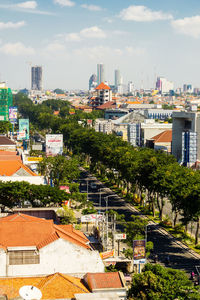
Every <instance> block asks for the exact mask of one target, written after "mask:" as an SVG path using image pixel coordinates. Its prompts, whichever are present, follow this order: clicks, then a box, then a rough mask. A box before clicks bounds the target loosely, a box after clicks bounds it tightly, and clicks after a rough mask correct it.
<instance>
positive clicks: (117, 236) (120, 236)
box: [115, 233, 126, 241]
mask: <svg viewBox="0 0 200 300" xmlns="http://www.w3.org/2000/svg"><path fill="white" fill-rule="evenodd" d="M115 240H116V241H119V240H126V233H117V234H115Z"/></svg>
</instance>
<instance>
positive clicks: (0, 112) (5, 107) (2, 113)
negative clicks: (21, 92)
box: [0, 86, 13, 121]
mask: <svg viewBox="0 0 200 300" xmlns="http://www.w3.org/2000/svg"><path fill="white" fill-rule="evenodd" d="M12 105H13V97H12V91H11V89H10V88H8V87H6V86H4V87H0V121H8V120H9V107H10V106H12Z"/></svg>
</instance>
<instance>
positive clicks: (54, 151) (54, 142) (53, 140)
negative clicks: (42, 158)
mask: <svg viewBox="0 0 200 300" xmlns="http://www.w3.org/2000/svg"><path fill="white" fill-rule="evenodd" d="M62 152H63V135H62V134H47V135H46V155H47V156H56V155H58V154H60V155H62Z"/></svg>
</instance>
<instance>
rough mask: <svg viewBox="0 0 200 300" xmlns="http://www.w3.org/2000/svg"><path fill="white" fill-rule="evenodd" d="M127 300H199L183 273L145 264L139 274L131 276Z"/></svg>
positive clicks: (198, 295)
mask: <svg viewBox="0 0 200 300" xmlns="http://www.w3.org/2000/svg"><path fill="white" fill-rule="evenodd" d="M129 299H134V300H136V299H138V300H139V299H142V300H174V299H182V300H187V299H188V300H189V299H200V294H199V290H198V289H197V288H195V287H194V286H193V283H192V282H191V281H190V280H189V279H188V277H187V275H186V273H184V272H183V271H178V270H174V269H170V268H164V267H162V266H160V265H158V264H155V265H151V264H147V265H146V266H145V267H144V269H143V272H142V273H141V274H136V275H134V276H133V279H132V284H131V288H130V290H129Z"/></svg>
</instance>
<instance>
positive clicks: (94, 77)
mask: <svg viewBox="0 0 200 300" xmlns="http://www.w3.org/2000/svg"><path fill="white" fill-rule="evenodd" d="M96 86H97V75H96V74H92V75H91V76H90V79H89V91H90V90H92V89H93V88H95V87H96Z"/></svg>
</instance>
